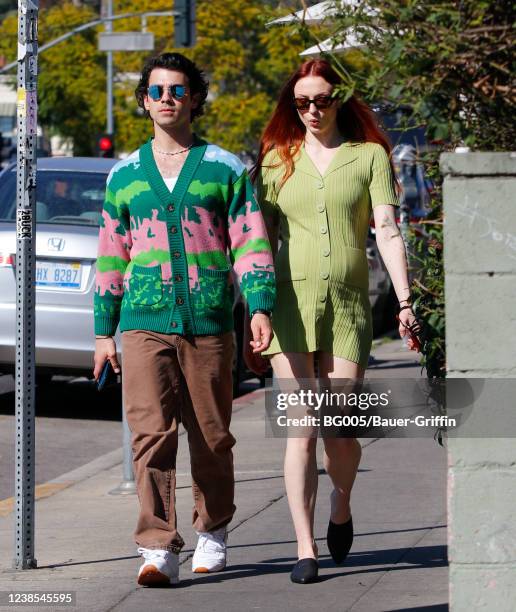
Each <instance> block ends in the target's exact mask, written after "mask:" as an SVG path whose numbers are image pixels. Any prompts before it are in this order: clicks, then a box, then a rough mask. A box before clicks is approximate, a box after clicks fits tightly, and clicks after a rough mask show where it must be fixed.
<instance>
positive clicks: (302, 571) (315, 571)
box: [290, 559, 319, 584]
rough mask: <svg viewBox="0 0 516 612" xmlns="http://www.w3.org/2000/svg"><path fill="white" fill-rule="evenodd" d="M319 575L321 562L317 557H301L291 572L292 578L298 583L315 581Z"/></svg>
mask: <svg viewBox="0 0 516 612" xmlns="http://www.w3.org/2000/svg"><path fill="white" fill-rule="evenodd" d="M318 577H319V564H318V563H317V561H316V560H315V559H299V561H298V562H297V563H296V564H295V565H294V568H293V569H292V572H291V574H290V580H292V582H296V583H297V584H308V583H309V582H315V581H316V580H317V579H318Z"/></svg>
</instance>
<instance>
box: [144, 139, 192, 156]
mask: <svg viewBox="0 0 516 612" xmlns="http://www.w3.org/2000/svg"><path fill="white" fill-rule="evenodd" d="M192 147H193V142H192V144H190V145H188V146H187V147H186V149H181V150H180V151H160V149H158V148H156V145H155V144H154V142H153V143H152V148H153V149H154V152H155V153H160V154H161V155H179V153H184V152H185V151H189V150H190V149H191V148H192Z"/></svg>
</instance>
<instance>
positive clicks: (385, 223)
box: [380, 215, 400, 240]
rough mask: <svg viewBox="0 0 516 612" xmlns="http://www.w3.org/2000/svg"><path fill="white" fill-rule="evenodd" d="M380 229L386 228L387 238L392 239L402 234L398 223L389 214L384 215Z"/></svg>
mask: <svg viewBox="0 0 516 612" xmlns="http://www.w3.org/2000/svg"><path fill="white" fill-rule="evenodd" d="M380 229H382V230H383V229H385V237H386V238H387V240H391V238H397V237H398V236H399V235H400V232H399V230H398V226H397V225H396V223H393V221H392V219H389V217H388V215H384V217H383V219H382V222H381V224H380Z"/></svg>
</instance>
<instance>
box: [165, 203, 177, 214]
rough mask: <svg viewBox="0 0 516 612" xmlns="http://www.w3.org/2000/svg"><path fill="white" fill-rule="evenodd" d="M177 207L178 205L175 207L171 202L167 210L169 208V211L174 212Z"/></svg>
mask: <svg viewBox="0 0 516 612" xmlns="http://www.w3.org/2000/svg"><path fill="white" fill-rule="evenodd" d="M175 209H176V207H175V206H174V205H173V204H169V205H168V206H167V210H168V211H169V212H174V210H175Z"/></svg>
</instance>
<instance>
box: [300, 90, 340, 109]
mask: <svg viewBox="0 0 516 612" xmlns="http://www.w3.org/2000/svg"><path fill="white" fill-rule="evenodd" d="M334 101H335V98H333V97H332V96H326V95H324V94H321V95H319V96H315V98H312V99H310V98H294V106H295V107H296V108H297V110H300V111H306V110H308V109H309V108H310V104H312V102H313V103H314V104H315V108H316V109H317V110H322V109H325V108H329V107H330V106H331V105H332V104H333V102H334Z"/></svg>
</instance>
